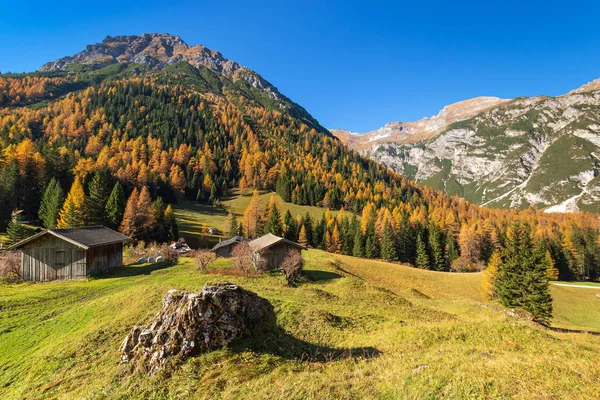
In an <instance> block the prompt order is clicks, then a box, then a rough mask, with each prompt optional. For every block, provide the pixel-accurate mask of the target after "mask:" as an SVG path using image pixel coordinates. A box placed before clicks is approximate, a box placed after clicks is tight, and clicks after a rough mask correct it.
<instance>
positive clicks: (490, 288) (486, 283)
mask: <svg viewBox="0 0 600 400" xmlns="http://www.w3.org/2000/svg"><path fill="white" fill-rule="evenodd" d="M501 265H502V257H501V255H500V252H499V251H494V252H493V253H492V256H491V257H490V261H489V262H488V265H487V268H486V269H485V270H484V271H483V279H482V280H481V294H482V295H483V298H484V299H485V300H487V301H491V300H495V299H496V298H497V297H498V296H497V294H496V286H495V281H496V277H497V276H498V271H499V269H500V267H501Z"/></svg>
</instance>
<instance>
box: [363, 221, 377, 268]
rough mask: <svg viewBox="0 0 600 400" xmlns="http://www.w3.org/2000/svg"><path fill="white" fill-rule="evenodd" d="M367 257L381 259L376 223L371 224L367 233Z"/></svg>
mask: <svg viewBox="0 0 600 400" xmlns="http://www.w3.org/2000/svg"><path fill="white" fill-rule="evenodd" d="M365 256H366V257H367V258H372V259H373V258H379V238H378V237H377V233H375V223H374V222H373V221H371V222H369V224H368V225H367V231H366V241H365Z"/></svg>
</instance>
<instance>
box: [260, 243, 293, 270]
mask: <svg viewBox="0 0 600 400" xmlns="http://www.w3.org/2000/svg"><path fill="white" fill-rule="evenodd" d="M289 251H293V252H300V249H299V248H297V247H295V246H291V245H289V244H288V243H285V242H280V243H278V244H276V245H274V246H273V247H270V248H268V249H267V250H265V251H263V252H261V255H262V256H263V257H264V258H265V259H266V260H267V269H275V268H279V266H280V264H281V262H282V261H283V259H284V258H285V256H287V254H288V252H289Z"/></svg>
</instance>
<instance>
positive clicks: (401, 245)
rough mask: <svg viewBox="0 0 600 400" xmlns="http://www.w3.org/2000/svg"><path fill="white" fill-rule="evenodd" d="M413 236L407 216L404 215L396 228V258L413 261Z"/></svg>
mask: <svg viewBox="0 0 600 400" xmlns="http://www.w3.org/2000/svg"><path fill="white" fill-rule="evenodd" d="M414 241H415V237H414V234H413V229H412V227H411V226H410V221H409V219H408V217H406V216H404V217H403V218H402V222H401V223H400V227H399V229H398V239H397V245H396V246H397V251H398V259H399V260H400V261H402V262H408V263H414V262H415V261H414V260H415V246H414Z"/></svg>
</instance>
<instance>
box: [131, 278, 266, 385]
mask: <svg viewBox="0 0 600 400" xmlns="http://www.w3.org/2000/svg"><path fill="white" fill-rule="evenodd" d="M275 324H276V315H275V312H274V311H273V306H272V305H271V304H270V303H269V302H268V301H267V300H265V299H263V298H261V297H259V296H257V295H256V294H254V293H252V292H248V291H246V290H244V289H242V288H240V287H238V286H237V285H235V284H233V283H229V282H220V283H215V284H207V285H205V286H204V289H203V290H202V292H200V293H188V292H185V291H178V290H170V291H169V292H167V294H166V295H165V297H164V298H163V306H162V309H161V310H160V311H159V312H158V313H157V314H156V316H155V317H154V318H153V319H152V321H151V322H150V324H148V325H147V326H146V327H142V326H136V327H134V328H133V329H132V330H131V332H130V333H129V335H127V337H126V338H125V340H124V341H123V344H122V346H121V361H122V362H123V363H131V367H132V369H133V370H136V371H141V372H147V373H149V374H151V375H152V374H155V373H156V372H158V371H159V370H161V369H162V368H163V367H164V365H165V363H166V362H167V361H168V360H173V361H174V362H181V361H184V360H185V359H186V358H188V357H190V356H194V355H197V354H200V353H204V352H208V351H211V350H214V349H218V348H222V347H225V346H227V345H228V344H229V343H231V342H232V341H233V340H236V339H240V338H242V337H245V336H251V335H257V334H260V333H261V332H264V331H266V330H270V329H273V328H274V327H275Z"/></svg>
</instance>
